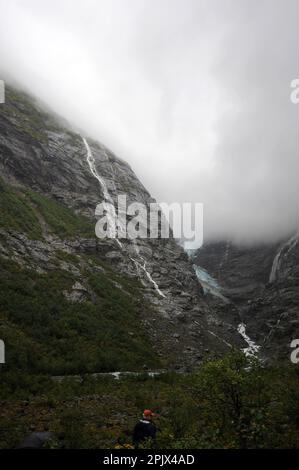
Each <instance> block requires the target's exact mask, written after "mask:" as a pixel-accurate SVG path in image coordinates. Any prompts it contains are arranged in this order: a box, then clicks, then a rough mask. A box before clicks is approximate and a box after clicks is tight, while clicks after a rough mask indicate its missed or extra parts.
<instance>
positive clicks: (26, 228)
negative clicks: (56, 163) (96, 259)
mask: <svg viewBox="0 0 299 470" xmlns="http://www.w3.org/2000/svg"><path fill="white" fill-rule="evenodd" d="M38 215H40V217H41V218H42V219H43V220H44V221H45V223H46V224H47V226H48V230H49V231H50V232H52V233H54V234H56V235H58V236H59V237H63V238H74V237H77V236H81V237H86V238H94V237H95V233H94V224H93V223H92V222H91V221H89V220H88V219H87V218H86V217H84V216H81V215H79V214H75V213H74V212H73V211H72V210H71V209H69V208H68V207H66V206H64V205H63V204H61V203H59V202H57V201H54V200H52V199H50V198H48V197H46V196H43V195H42V194H39V193H37V192H34V191H31V190H28V189H24V188H22V187H18V188H16V187H13V186H12V185H9V184H7V183H6V182H5V181H4V180H3V179H2V178H0V227H2V228H4V229H6V230H15V231H17V232H21V233H24V234H26V235H27V236H28V237H29V238H30V239H35V240H39V239H42V238H43V236H42V228H41V225H40V221H39V218H38Z"/></svg>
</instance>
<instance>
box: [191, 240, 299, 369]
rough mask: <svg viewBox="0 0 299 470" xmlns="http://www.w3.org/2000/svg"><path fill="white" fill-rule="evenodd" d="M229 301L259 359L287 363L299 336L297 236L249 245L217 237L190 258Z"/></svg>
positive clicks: (298, 246)
mask: <svg viewBox="0 0 299 470" xmlns="http://www.w3.org/2000/svg"><path fill="white" fill-rule="evenodd" d="M194 262H195V264H196V265H198V266H200V267H202V268H204V269H206V270H207V271H208V272H209V274H210V275H211V276H213V278H214V279H215V280H216V281H217V283H218V286H219V289H220V290H221V292H222V295H224V296H225V297H227V298H228V299H229V300H230V301H231V302H233V303H234V305H235V306H236V308H237V309H238V312H239V314H240V317H241V319H242V322H243V323H244V324H246V331H247V333H248V335H249V337H250V338H252V339H253V340H254V341H255V342H256V343H257V344H258V345H259V346H260V354H261V356H262V357H264V359H265V360H270V361H277V360H279V361H289V360H290V354H291V348H290V345H291V342H292V340H293V339H296V338H299V315H298V314H299V307H298V305H299V236H298V234H297V233H296V234H293V235H292V236H290V237H288V238H287V239H286V240H283V241H282V242H281V243H278V244H277V243H272V244H270V243H269V244H262V245H255V246H251V247H244V246H237V245H236V244H233V243H231V242H229V241H228V242H226V241H219V242H217V243H208V244H206V245H205V246H203V247H202V249H200V250H199V251H198V252H197V253H196V256H195V258H194Z"/></svg>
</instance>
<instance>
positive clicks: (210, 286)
mask: <svg viewBox="0 0 299 470" xmlns="http://www.w3.org/2000/svg"><path fill="white" fill-rule="evenodd" d="M229 246H230V245H229V243H227V245H226V251H225V255H224V258H223V261H222V263H221V264H223V262H224V260H226V259H227V257H228V251H229ZM186 253H187V255H188V256H189V258H190V259H191V261H192V262H193V261H194V252H193V250H186ZM193 268H194V271H195V273H196V276H197V279H198V281H199V282H200V284H201V285H202V286H203V289H204V292H205V293H209V294H211V295H214V296H215V297H219V298H220V299H221V300H222V301H224V302H230V300H229V299H228V298H226V297H225V296H224V295H223V294H222V293H221V286H220V285H219V284H218V282H217V280H216V279H214V278H213V277H212V276H211V275H210V274H209V273H208V272H207V271H206V270H205V269H203V268H202V267H200V266H198V265H196V264H193ZM237 331H238V333H239V334H240V335H241V336H242V337H243V339H244V340H245V341H246V343H247V344H248V347H247V348H244V349H243V352H244V354H245V355H246V356H251V357H256V356H257V354H258V351H259V349H260V346H258V345H257V344H255V342H254V341H252V340H251V339H250V338H249V336H248V335H247V334H246V325H245V324H244V323H240V324H239V325H238V328H237ZM208 333H210V334H211V335H213V336H215V337H218V336H217V335H216V334H215V333H213V332H212V331H210V330H208ZM218 338H219V339H220V340H221V341H222V342H224V343H226V344H227V345H228V346H230V347H231V344H229V343H227V342H226V341H225V340H223V339H222V338H220V337H218Z"/></svg>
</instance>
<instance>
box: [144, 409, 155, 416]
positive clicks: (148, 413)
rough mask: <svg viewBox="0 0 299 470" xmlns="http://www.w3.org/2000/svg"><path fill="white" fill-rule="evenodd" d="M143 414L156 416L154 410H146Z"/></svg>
mask: <svg viewBox="0 0 299 470" xmlns="http://www.w3.org/2000/svg"><path fill="white" fill-rule="evenodd" d="M143 416H155V415H154V413H153V412H152V410H144V412H143Z"/></svg>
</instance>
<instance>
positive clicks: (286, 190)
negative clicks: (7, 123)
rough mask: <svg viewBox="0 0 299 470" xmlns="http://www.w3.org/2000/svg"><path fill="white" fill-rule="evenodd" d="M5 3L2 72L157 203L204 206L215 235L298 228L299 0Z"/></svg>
mask: <svg viewBox="0 0 299 470" xmlns="http://www.w3.org/2000/svg"><path fill="white" fill-rule="evenodd" d="M83 6H84V8H83ZM0 9H1V19H2V21H1V23H2V24H1V30H0V69H1V77H0V78H4V79H5V78H6V77H8V78H9V79H10V81H11V79H15V80H17V81H18V82H21V83H22V85H23V86H24V87H26V88H27V89H28V90H29V91H31V92H32V93H33V94H34V95H37V96H39V97H40V98H41V99H42V100H44V101H45V102H46V103H48V104H49V105H50V106H51V108H53V109H54V110H55V111H57V112H58V113H59V114H61V115H63V116H65V117H66V118H67V119H69V120H71V121H72V122H73V123H74V124H75V125H77V126H78V127H80V128H82V129H84V130H85V132H86V133H88V134H89V135H91V136H93V137H95V138H97V139H100V140H101V141H103V142H105V143H106V145H107V146H108V147H110V148H111V149H112V150H113V151H114V152H115V153H116V154H117V155H119V156H120V157H122V158H124V159H125V160H126V161H128V162H129V163H130V164H131V166H132V167H133V168H134V170H135V171H136V173H137V175H138V176H139V178H140V179H141V181H142V182H143V183H144V185H145V186H146V187H147V188H148V189H149V191H150V192H151V194H153V196H154V197H156V198H157V200H158V201H160V202H162V201H167V202H173V201H179V202H185V201H194V202H203V203H204V204H205V213H204V217H205V226H204V230H205V233H204V236H205V239H206V240H212V239H227V238H229V239H233V240H235V241H237V242H241V243H255V242H268V241H273V242H276V241H277V240H280V239H283V238H286V237H287V236H289V234H291V233H292V232H293V231H294V230H295V229H296V228H297V227H298V225H299V220H298V196H299V194H298V193H299V185H298V182H297V178H298V177H297V175H298V169H299V168H298V166H299V164H298V158H297V154H298V142H299V140H298V125H299V106H296V105H294V104H293V103H291V101H290V93H291V88H290V84H291V81H292V80H293V79H294V78H296V74H297V71H298V67H297V60H298V59H297V57H298V54H297V49H298V47H297V45H298V31H297V29H298V27H297V24H298V13H299V6H298V2H296V1H293V0H289V1H288V2H287V4H286V2H283V1H281V0H279V1H275V3H274V2H271V1H269V0H265V1H249V0H244V1H242V2H239V1H236V0H228V1H220V0H213V1H209V2H206V1H198V0H196V1H195V0H189V1H188V2H187V3H186V2H183V1H180V0H171V1H170V0H163V1H162V2H159V3H158V2H152V1H149V0H138V1H137V0H131V1H130V3H129V6H128V4H127V2H123V1H121V0H109V1H106V0H102V1H100V2H99V1H93V0H86V1H85V2H81V1H79V0H77V1H74V0H73V1H64V2H60V1H58V0H53V1H51V2H45V1H44V2H39V1H37V0H26V1H14V2H7V1H5V0H0ZM16 30H17V31H18V35H16V34H15V31H16Z"/></svg>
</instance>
